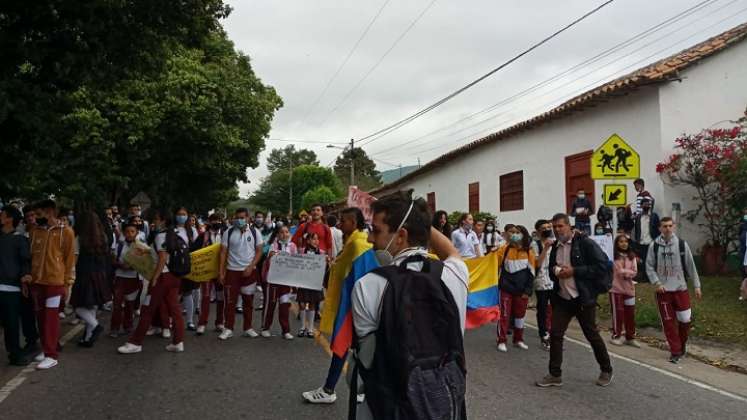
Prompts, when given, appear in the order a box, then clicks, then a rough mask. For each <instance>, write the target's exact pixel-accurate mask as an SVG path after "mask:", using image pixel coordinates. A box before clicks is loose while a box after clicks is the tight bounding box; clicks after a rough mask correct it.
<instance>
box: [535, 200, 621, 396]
mask: <svg viewBox="0 0 747 420" xmlns="http://www.w3.org/2000/svg"><path fill="white" fill-rule="evenodd" d="M552 225H553V229H554V230H555V237H556V238H558V240H557V241H556V243H555V245H554V246H553V248H552V251H550V264H549V267H548V271H549V274H550V278H551V279H552V281H553V294H552V297H551V301H552V327H551V329H550V373H549V375H547V376H545V377H544V378H543V379H541V380H539V381H537V386H539V387H543V388H544V387H551V386H561V385H563V379H562V376H561V375H562V370H561V366H562V363H563V336H564V335H565V332H566V330H567V329H568V324H569V323H570V322H571V319H572V318H574V317H575V318H576V319H577V320H578V323H579V325H580V326H581V330H582V331H583V333H584V337H586V340H588V341H589V344H590V345H591V348H592V349H593V350H594V357H596V359H597V363H599V368H600V369H601V371H602V372H601V373H600V374H599V379H597V382H596V383H597V385H599V386H607V385H609V384H610V383H611V382H612V365H611V363H610V356H609V354H608V353H607V347H606V346H605V345H604V340H602V337H601V336H600V335H599V331H598V330H597V325H596V309H597V308H596V305H597V295H598V294H600V293H605V292H606V291H607V290H603V289H604V287H602V286H603V284H604V283H605V281H604V279H605V278H606V277H607V275H608V271H609V259H608V258H607V256H606V255H605V253H604V251H602V249H601V248H599V245H597V244H596V242H594V241H593V240H591V239H589V238H588V237H586V236H584V235H582V234H579V233H577V232H575V231H574V230H573V229H572V228H571V225H570V221H569V219H568V215H566V214H562V213H559V214H556V215H555V216H554V217H553V218H552Z"/></svg>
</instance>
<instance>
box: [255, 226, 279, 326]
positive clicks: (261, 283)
mask: <svg viewBox="0 0 747 420" xmlns="http://www.w3.org/2000/svg"><path fill="white" fill-rule="evenodd" d="M254 227H255V228H257V229H258V230H259V232H260V233H261V234H262V242H263V243H264V245H263V246H262V258H260V259H259V264H258V267H264V266H265V261H267V254H268V253H269V252H270V244H271V243H272V241H271V240H270V238H272V239H274V238H273V236H276V233H275V223H273V221H272V213H271V212H270V213H267V214H266V215H265V213H264V212H262V211H256V212H254ZM265 274H266V273H265V272H264V270H257V294H258V295H259V296H257V297H258V298H259V305H257V308H256V310H257V311H262V310H264V302H265V293H264V292H265V290H266V289H267V279H266V278H265Z"/></svg>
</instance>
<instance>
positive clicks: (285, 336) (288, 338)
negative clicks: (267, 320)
mask: <svg viewBox="0 0 747 420" xmlns="http://www.w3.org/2000/svg"><path fill="white" fill-rule="evenodd" d="M262 332H264V331H262ZM283 338H284V339H286V340H293V334H291V333H285V334H283Z"/></svg>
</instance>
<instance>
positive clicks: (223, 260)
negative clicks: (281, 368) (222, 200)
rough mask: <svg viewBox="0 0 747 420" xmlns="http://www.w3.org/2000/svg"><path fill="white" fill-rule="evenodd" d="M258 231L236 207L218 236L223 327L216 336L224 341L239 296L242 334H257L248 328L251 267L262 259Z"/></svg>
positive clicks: (253, 282)
mask: <svg viewBox="0 0 747 420" xmlns="http://www.w3.org/2000/svg"><path fill="white" fill-rule="evenodd" d="M263 245H264V244H263V242H262V234H261V232H259V230H257V229H256V228H254V227H252V226H250V222H249V210H247V209H246V208H243V207H242V208H238V209H236V211H235V213H234V224H233V226H232V227H230V228H228V230H227V231H226V232H225V233H224V234H223V237H222V238H221V256H220V268H219V271H218V276H219V277H218V281H219V282H220V283H221V284H222V285H223V287H224V295H225V297H226V316H225V319H226V327H225V329H224V330H223V331H222V332H221V334H220V336H219V337H218V338H219V339H221V340H228V339H229V338H232V337H233V328H234V322H235V320H236V312H235V311H234V310H233V308H234V307H236V300H237V299H238V297H239V295H241V300H242V302H243V305H244V311H243V315H244V334H243V335H244V337H250V338H256V337H259V334H258V333H257V332H256V331H255V330H254V328H252V316H253V312H254V310H253V306H254V293H255V292H256V291H257V276H256V274H255V270H256V269H257V264H259V260H260V258H262V246H263Z"/></svg>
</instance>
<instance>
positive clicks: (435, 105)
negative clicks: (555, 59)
mask: <svg viewBox="0 0 747 420" xmlns="http://www.w3.org/2000/svg"><path fill="white" fill-rule="evenodd" d="M614 1H615V0H607V1H606V2H604V3H602V4H601V5H599V6H597V7H595V8H594V9H592V10H590V11H588V12H586V13H585V14H583V15H582V16H581V17H579V18H577V19H575V20H574V21H573V22H571V23H569V24H568V25H566V26H565V27H563V28H561V29H559V30H558V31H556V32H555V33H553V34H552V35H550V36H548V37H546V38H544V39H543V40H541V41H540V42H538V43H536V44H534V45H532V46H531V47H529V48H528V49H526V50H524V51H523V52H521V53H519V54H518V55H516V56H514V57H513V58H511V59H510V60H508V61H506V62H505V63H503V64H501V65H500V66H498V67H496V68H494V69H492V70H490V71H489V72H487V73H485V74H484V75H482V76H480V77H479V78H477V79H475V80H474V81H472V82H470V83H469V84H467V85H466V86H464V87H461V88H459V89H457V90H456V91H454V92H453V93H451V94H449V95H447V96H446V97H444V98H442V99H440V100H438V101H436V102H435V103H433V104H432V105H429V106H427V107H425V108H423V109H422V110H420V111H418V112H416V113H414V114H412V115H410V116H409V117H407V118H404V119H401V120H399V121H397V122H396V123H394V124H392V125H390V126H388V127H385V128H382V129H381V130H378V131H376V132H374V133H371V134H369V135H367V136H364V137H361V138H360V139H358V141H364V140H366V139H371V138H372V137H374V136H377V135H379V134H382V133H385V132H386V133H387V134H388V133H391V132H392V131H394V130H397V129H398V128H400V127H403V126H404V125H406V124H408V123H410V122H412V121H413V120H415V119H417V118H419V117H420V116H422V115H424V114H426V113H428V112H430V111H432V110H434V109H436V108H438V107H439V106H441V105H443V104H444V103H446V102H448V101H449V100H451V99H452V98H454V97H456V96H457V95H459V94H461V93H463V92H464V91H466V90H468V89H469V88H471V87H473V86H475V85H476V84H478V83H480V82H482V81H483V80H485V79H487V78H488V77H490V76H492V75H493V74H495V73H497V72H498V71H500V70H502V69H503V68H505V67H506V66H508V65H510V64H511V63H513V62H515V61H516V60H518V59H520V58H521V57H523V56H525V55H527V54H529V53H530V52H532V51H533V50H535V49H537V48H539V47H540V46H541V45H543V44H545V43H546V42H548V41H549V40H551V39H553V38H555V37H556V36H558V35H560V34H561V33H563V32H565V31H566V30H568V29H570V28H571V27H573V26H575V25H576V24H578V23H579V22H581V21H583V20H584V19H586V18H587V17H589V16H591V15H593V14H594V13H596V12H598V11H599V10H601V9H602V8H604V7H605V6H607V5H608V4H610V3H612V2H614ZM379 138H381V137H379ZM373 141H374V139H371V140H369V141H368V142H364V143H363V144H361V147H363V146H366V145H368V144H370V143H372V142H373Z"/></svg>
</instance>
